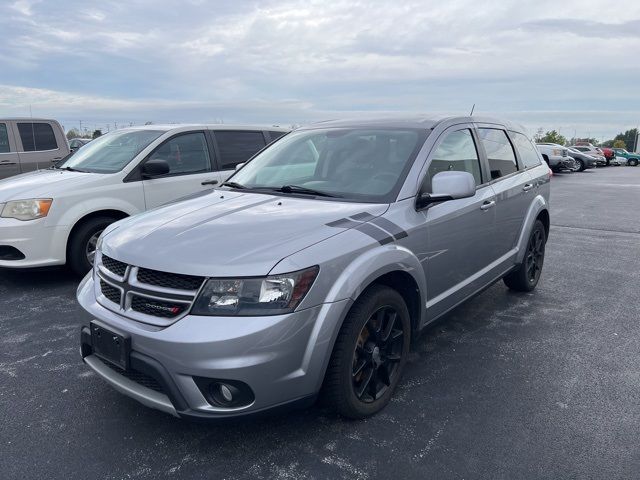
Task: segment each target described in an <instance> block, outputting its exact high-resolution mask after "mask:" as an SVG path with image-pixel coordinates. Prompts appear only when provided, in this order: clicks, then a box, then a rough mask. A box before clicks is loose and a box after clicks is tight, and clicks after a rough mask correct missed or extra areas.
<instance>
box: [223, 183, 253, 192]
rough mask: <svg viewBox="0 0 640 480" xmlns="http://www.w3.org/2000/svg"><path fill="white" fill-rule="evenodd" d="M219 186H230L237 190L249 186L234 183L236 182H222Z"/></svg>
mask: <svg viewBox="0 0 640 480" xmlns="http://www.w3.org/2000/svg"><path fill="white" fill-rule="evenodd" d="M220 186H221V187H231V188H235V189H238V190H246V189H247V188H249V187H247V186H245V185H242V184H241V183H236V182H222V183H221V184H220Z"/></svg>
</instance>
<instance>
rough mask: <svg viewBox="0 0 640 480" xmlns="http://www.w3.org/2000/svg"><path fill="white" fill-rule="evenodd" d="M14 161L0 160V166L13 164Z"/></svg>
mask: <svg viewBox="0 0 640 480" xmlns="http://www.w3.org/2000/svg"><path fill="white" fill-rule="evenodd" d="M15 164H16V162H0V166H1V165H15Z"/></svg>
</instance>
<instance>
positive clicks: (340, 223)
mask: <svg viewBox="0 0 640 480" xmlns="http://www.w3.org/2000/svg"><path fill="white" fill-rule="evenodd" d="M326 225H327V227H335V228H354V227H357V226H358V225H360V222H354V221H353V220H349V219H348V218H341V219H340V220H335V221H333V222H329V223H327V224H326Z"/></svg>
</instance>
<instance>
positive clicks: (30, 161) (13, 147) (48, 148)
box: [0, 118, 70, 178]
mask: <svg viewBox="0 0 640 480" xmlns="http://www.w3.org/2000/svg"><path fill="white" fill-rule="evenodd" d="M69 152H70V149H69V143H68V142H67V137H65V135H64V130H63V129H62V127H61V126H60V124H59V123H58V122H56V121H55V120H50V119H46V118H0V178H7V177H12V176H14V175H18V174H20V173H26V172H31V171H33V170H38V169H39V168H49V167H50V166H51V165H55V164H56V163H58V162H59V161H61V160H63V159H64V158H65V157H66V156H67V155H69Z"/></svg>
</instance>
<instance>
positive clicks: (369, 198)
mask: <svg viewBox="0 0 640 480" xmlns="http://www.w3.org/2000/svg"><path fill="white" fill-rule="evenodd" d="M222 187H223V188H222V189H216V190H215V191H211V192H209V193H207V194H206V195H201V196H199V197H198V198H193V199H190V200H186V201H183V202H180V203H179V204H175V205H170V206H165V207H163V208H159V209H156V210H154V211H151V212H147V213H144V214H142V215H139V216H136V217H133V218H129V219H125V220H123V221H121V222H118V223H116V224H114V225H111V226H110V227H108V228H107V230H105V232H104V234H103V236H102V237H101V240H100V245H99V248H98V251H97V253H96V262H95V266H94V271H93V274H92V275H87V276H86V277H85V279H84V280H83V281H82V283H81V284H80V286H79V288H78V299H79V302H80V304H81V305H82V307H83V308H84V309H85V310H87V311H88V312H89V313H90V316H91V318H93V319H94V320H92V321H90V322H87V323H86V324H85V325H84V326H83V328H82V336H81V353H82V357H83V359H84V362H85V363H86V364H87V365H89V367H90V368H92V369H93V370H94V371H95V372H96V373H97V374H98V375H99V376H100V377H102V378H103V379H104V380H106V381H107V382H108V383H109V384H111V385H112V386H113V387H115V388H116V389H117V390H119V391H120V392H122V393H125V394H126V395H129V396H130V397H132V398H134V399H136V400H138V401H140V402H142V403H143V404H145V405H147V406H150V407H154V408H157V409H159V410H162V411H164V412H167V413H170V414H172V415H176V416H181V417H190V418H194V419H207V418H208V419H211V418H223V417H235V416H239V415H244V414H250V413H256V412H261V411H264V410H267V409H270V408H273V407H280V406H284V405H287V404H292V403H294V404H301V403H309V402H312V401H313V399H314V398H315V397H316V396H317V395H318V393H319V391H320V390H321V388H322V389H323V392H324V395H325V398H326V401H327V403H328V404H329V405H331V406H332V407H333V408H334V409H335V410H336V411H337V412H339V413H340V414H342V415H343V416H346V417H350V418H364V417H368V416H371V415H373V414H375V413H376V412H378V411H380V410H381V409H382V408H383V407H384V406H385V405H386V404H387V403H388V402H389V401H390V399H391V397H392V395H393V392H394V390H395V389H396V386H397V385H398V383H399V381H400V379H401V376H402V372H403V369H404V367H405V363H406V361H407V358H408V356H409V349H410V345H411V338H412V337H414V336H416V335H417V334H418V333H419V332H420V330H421V329H422V328H424V327H425V326H426V325H427V324H429V323H431V322H433V321H435V320H436V319H438V318H439V317H442V315H444V314H445V313H446V312H448V311H450V310H451V309H453V308H455V307H456V306H457V305H459V304H460V303H461V302H463V301H464V300H466V299H468V298H470V297H471V296H473V295H475V294H476V293H478V292H479V291H481V290H482V289H483V288H485V287H486V286H488V285H491V284H492V283H493V282H495V281H496V280H498V279H500V278H503V279H504V282H505V284H506V285H507V286H508V287H509V288H511V289H513V290H517V291H526V292H529V291H532V290H533V289H534V288H535V286H536V284H537V283H538V280H539V278H540V274H541V271H542V266H543V261H544V252H545V243H546V239H547V236H548V233H549V210H548V200H549V188H550V172H549V167H548V166H547V165H545V164H544V162H543V161H542V158H541V156H540V154H539V153H538V151H537V150H536V148H535V146H534V144H533V143H532V142H531V141H530V140H529V138H528V137H527V136H526V134H525V133H524V130H523V129H522V128H521V127H519V126H517V125H511V124H508V123H504V122H501V121H499V120H493V119H479V118H474V117H456V118H433V119H428V118H427V119H425V118H420V119H406V120H397V119H394V120H388V119H382V120H367V121H344V122H340V121H333V122H323V123H320V124H317V125H313V126H310V127H306V128H301V129H298V130H296V131H294V132H292V133H290V134H289V135H287V136H286V137H284V138H283V139H281V140H278V141H277V142H276V143H275V144H273V145H271V146H269V147H267V148H266V149H265V150H264V151H263V152H261V153H259V154H258V155H256V156H255V157H254V158H253V159H252V160H251V161H249V162H248V163H247V164H245V165H244V166H243V167H242V168H240V169H239V170H238V171H237V172H236V173H235V174H234V175H233V176H232V177H231V178H230V179H229V180H228V181H227V182H226V183H225V184H222ZM140 372H143V373H140Z"/></svg>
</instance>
